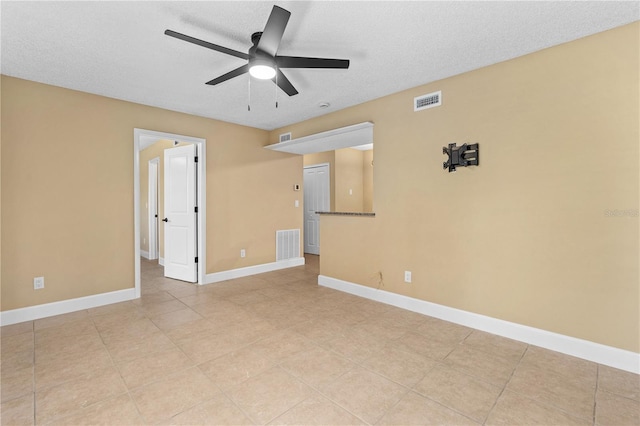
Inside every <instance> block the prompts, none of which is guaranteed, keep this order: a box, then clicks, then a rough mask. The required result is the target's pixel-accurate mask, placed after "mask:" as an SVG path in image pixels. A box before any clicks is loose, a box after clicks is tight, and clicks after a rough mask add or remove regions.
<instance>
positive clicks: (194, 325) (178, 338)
mask: <svg viewBox="0 0 640 426" xmlns="http://www.w3.org/2000/svg"><path fill="white" fill-rule="evenodd" d="M221 329H222V328H221V327H219V326H218V325H216V324H214V323H213V322H211V321H209V320H207V319H201V320H197V321H192V322H188V323H186V324H182V325H179V326H178V327H175V328H172V329H171V330H166V331H165V332H164V333H165V334H166V335H167V336H168V337H169V339H171V341H173V343H175V344H176V345H180V344H182V343H185V342H188V341H189V340H190V339H192V338H193V337H194V336H197V335H198V334H200V333H214V332H217V331H220V330H221Z"/></svg>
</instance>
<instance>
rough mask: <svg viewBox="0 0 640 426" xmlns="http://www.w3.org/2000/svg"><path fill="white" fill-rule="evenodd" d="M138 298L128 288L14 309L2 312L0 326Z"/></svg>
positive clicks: (134, 292) (0, 313)
mask: <svg viewBox="0 0 640 426" xmlns="http://www.w3.org/2000/svg"><path fill="white" fill-rule="evenodd" d="M136 298H137V297H136V291H135V289H134V288H128V289H125V290H117V291H111V292H109V293H101V294H94V295H91V296H85V297H78V298H76V299H68V300H61V301H60V302H52V303H45V304H42V305H35V306H29V307H26V308H19V309H13V310H11V311H4V312H0V324H2V325H10V324H17V323H19V322H24V321H33V320H37V319H40V318H45V317H50V316H54V315H61V314H68V313H69V312H75V311H81V310H83V309H90V308H97V307H98V306H104V305H110V304H112V303H118V302H126V301H127V300H133V299H136Z"/></svg>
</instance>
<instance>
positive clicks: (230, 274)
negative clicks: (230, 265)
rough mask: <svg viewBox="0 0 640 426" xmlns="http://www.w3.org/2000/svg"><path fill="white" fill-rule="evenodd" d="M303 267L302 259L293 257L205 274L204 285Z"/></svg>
mask: <svg viewBox="0 0 640 426" xmlns="http://www.w3.org/2000/svg"><path fill="white" fill-rule="evenodd" d="M302 265H304V257H294V258H293V259H286V260H279V261H277V262H272V263H263V264H261V265H254V266H247V267H244V268H238V269H230V270H228V271H221V272H214V273H211V274H207V275H206V276H205V279H204V284H213V283H218V282H220V281H226V280H232V279H234V278H242V277H248V276H250V275H256V274H263V273H265V272H271V271H277V270H279V269H286V268H293V267H295V266H302Z"/></svg>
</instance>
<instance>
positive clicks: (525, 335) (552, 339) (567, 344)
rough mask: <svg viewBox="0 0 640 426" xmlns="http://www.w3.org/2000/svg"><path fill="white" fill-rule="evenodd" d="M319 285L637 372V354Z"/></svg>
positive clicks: (376, 293)
mask: <svg viewBox="0 0 640 426" xmlns="http://www.w3.org/2000/svg"><path fill="white" fill-rule="evenodd" d="M318 284H319V285H321V286H324V287H329V288H332V289H335V290H339V291H343V292H345V293H350V294H354V295H356V296H360V297H364V298H367V299H371V300H375V301H377V302H382V303H386V304H387V305H393V306H396V307H398V308H402V309H406V310H409V311H413V312H417V313H420V314H423V315H428V316H431V317H435V318H440V319H443V320H445V321H449V322H453V323H456V324H460V325H464V326H466V327H470V328H474V329H476V330H482V331H486V332H489V333H492V334H497V335H498V336H503V337H508V338H510V339H514V340H518V341H521V342H525V343H529V344H532V345H535V346H540V347H542V348H546V349H550V350H552V351H556V352H561V353H563V354H567V355H571V356H575V357H578V358H582V359H586V360H589V361H593V362H597V363H599V364H604V365H608V366H610V367H614V368H619V369H621V370H625V371H630V372H632V373H635V374H639V373H640V354H638V353H635V352H631V351H627V350H624V349H619V348H614V347H612V346H606V345H602V344H600V343H595V342H590V341H588V340H583V339H578V338H575V337H571V336H565V335H563V334H558V333H553V332H550V331H546V330H542V329H539V328H534V327H529V326H526V325H521V324H516V323H513V322H509V321H504V320H501V319H497V318H492V317H488V316H485V315H480V314H476V313H473V312H468V311H463V310H460V309H455V308H450V307H448V306H444V305H438V304H436V303H432V302H427V301H424V300H419V299H414V298H412V297H408V296H403V295H401V294H396V293H391V292H388V291H385V290H378V289H375V288H371V287H366V286H363V285H360V284H354V283H351V282H348V281H343V280H339V279H337V278H331V277H328V276H325V275H319V276H318Z"/></svg>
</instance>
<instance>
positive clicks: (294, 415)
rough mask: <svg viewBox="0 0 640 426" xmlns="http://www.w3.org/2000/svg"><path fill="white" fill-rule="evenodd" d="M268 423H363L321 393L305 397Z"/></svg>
mask: <svg viewBox="0 0 640 426" xmlns="http://www.w3.org/2000/svg"><path fill="white" fill-rule="evenodd" d="M269 424H270V425H365V424H366V423H364V422H363V421H362V420H360V419H359V418H357V417H356V416H354V415H353V414H351V413H349V412H348V411H346V410H344V409H343V408H341V407H339V406H338V405H336V404H334V403H332V402H331V401H329V400H328V399H327V398H325V397H323V396H321V395H315V396H312V397H311V398H308V399H305V400H304V401H302V402H301V403H299V404H298V405H296V406H295V407H293V408H292V409H290V410H289V411H287V412H286V413H284V414H283V415H281V416H280V417H278V418H277V419H275V420H273V421H272V422H271V423H269Z"/></svg>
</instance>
